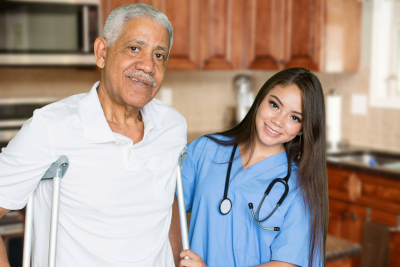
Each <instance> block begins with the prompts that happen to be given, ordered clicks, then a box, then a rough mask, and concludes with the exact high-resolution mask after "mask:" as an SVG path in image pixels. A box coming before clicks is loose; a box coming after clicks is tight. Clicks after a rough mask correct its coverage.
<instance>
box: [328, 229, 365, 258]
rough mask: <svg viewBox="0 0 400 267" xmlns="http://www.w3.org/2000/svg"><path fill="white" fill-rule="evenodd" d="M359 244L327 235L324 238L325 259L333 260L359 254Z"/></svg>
mask: <svg viewBox="0 0 400 267" xmlns="http://www.w3.org/2000/svg"><path fill="white" fill-rule="evenodd" d="M360 253H361V245H360V244H357V243H352V242H350V241H347V240H344V239H341V238H337V237H334V236H331V235H328V237H327V239H326V261H327V262H330V261H335V260H340V259H344V258H351V257H356V256H359V255H360Z"/></svg>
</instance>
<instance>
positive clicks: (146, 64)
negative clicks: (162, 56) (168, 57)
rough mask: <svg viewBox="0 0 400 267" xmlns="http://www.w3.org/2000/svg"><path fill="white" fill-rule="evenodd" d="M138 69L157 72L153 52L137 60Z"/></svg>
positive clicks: (149, 72) (151, 72)
mask: <svg viewBox="0 0 400 267" xmlns="http://www.w3.org/2000/svg"><path fill="white" fill-rule="evenodd" d="M136 69H137V70H142V71H143V72H145V73H148V74H150V75H153V74H154V73H155V70H156V69H155V62H154V58H153V54H151V53H150V54H148V53H146V54H144V55H143V56H142V57H141V58H140V60H139V61H138V62H136Z"/></svg>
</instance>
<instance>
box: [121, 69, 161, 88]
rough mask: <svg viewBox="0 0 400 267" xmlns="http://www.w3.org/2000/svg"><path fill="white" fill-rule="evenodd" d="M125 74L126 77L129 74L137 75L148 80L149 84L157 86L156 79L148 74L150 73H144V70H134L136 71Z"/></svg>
mask: <svg viewBox="0 0 400 267" xmlns="http://www.w3.org/2000/svg"><path fill="white" fill-rule="evenodd" d="M125 76H127V77H129V76H139V77H142V78H145V79H146V80H148V81H149V82H150V83H151V85H152V86H153V87H157V83H156V81H154V80H153V78H152V77H151V76H150V74H147V73H145V72H143V71H141V70H139V71H136V72H126V73H125Z"/></svg>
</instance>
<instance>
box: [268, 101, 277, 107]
mask: <svg viewBox="0 0 400 267" xmlns="http://www.w3.org/2000/svg"><path fill="white" fill-rule="evenodd" d="M269 105H270V106H271V107H272V108H275V109H276V108H278V105H277V104H276V103H275V102H274V101H269Z"/></svg>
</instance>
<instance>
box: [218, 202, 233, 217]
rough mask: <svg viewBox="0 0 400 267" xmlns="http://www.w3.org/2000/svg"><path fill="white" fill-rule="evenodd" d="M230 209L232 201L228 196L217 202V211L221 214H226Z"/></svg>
mask: <svg viewBox="0 0 400 267" xmlns="http://www.w3.org/2000/svg"><path fill="white" fill-rule="evenodd" d="M231 209H232V202H231V200H230V199H229V198H225V199H222V200H221V202H220V203H219V211H220V212H221V213H222V214H223V215H226V214H228V213H229V212H230V211H231Z"/></svg>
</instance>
